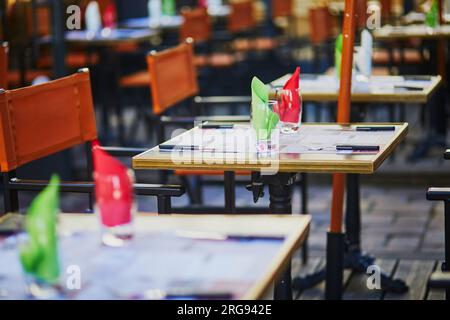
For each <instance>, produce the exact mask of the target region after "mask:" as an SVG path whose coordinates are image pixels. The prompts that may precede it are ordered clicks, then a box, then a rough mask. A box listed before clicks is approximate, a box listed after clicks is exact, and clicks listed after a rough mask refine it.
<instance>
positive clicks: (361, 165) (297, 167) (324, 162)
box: [132, 123, 408, 174]
mask: <svg viewBox="0 0 450 320" xmlns="http://www.w3.org/2000/svg"><path fill="white" fill-rule="evenodd" d="M357 125H358V124H352V125H350V126H343V125H338V124H332V123H329V124H324V123H320V124H319V123H314V124H313V123H305V124H302V127H301V129H300V131H299V133H297V134H296V135H297V136H295V135H289V136H288V137H287V138H283V135H281V136H280V137H281V139H280V146H282V145H284V144H286V139H288V140H289V142H287V144H289V146H288V148H290V147H294V148H296V147H301V144H302V143H303V142H298V141H300V140H297V139H310V140H314V139H319V140H320V139H321V138H322V137H326V138H325V139H327V140H330V139H334V138H335V137H337V139H339V135H343V134H345V135H349V134H350V135H352V136H353V137H354V138H355V140H353V141H358V140H357V139H359V141H364V143H366V144H370V143H371V139H370V138H372V139H379V138H380V135H379V134H376V133H375V134H374V133H373V132H371V133H369V135H366V136H363V135H360V132H358V133H357V134H354V133H355V132H356V131H355V126H357ZM359 125H362V126H379V125H381V126H383V125H384V126H386V125H389V126H395V131H390V133H387V134H388V135H387V136H384V140H383V143H382V144H381V145H380V144H378V143H377V145H380V151H379V152H377V153H376V154H342V153H337V152H336V151H335V149H334V150H331V151H329V152H327V153H322V151H317V152H316V151H311V150H315V149H312V148H311V149H305V150H304V151H283V152H280V153H274V154H272V155H270V156H267V155H265V156H261V155H259V154H258V153H256V152H253V151H252V150H251V149H252V148H251V146H250V145H251V144H252V142H251V141H250V142H248V145H247V144H246V143H247V142H246V141H244V140H247V139H248V140H251V139H250V138H248V136H250V135H251V133H250V132H251V129H250V124H239V125H238V124H236V125H235V127H234V129H231V130H229V131H231V133H230V136H228V137H230V139H231V140H230V141H232V142H231V143H233V139H234V140H235V141H237V140H239V141H242V142H241V143H242V144H243V147H244V148H247V149H246V151H244V152H242V151H238V152H234V153H233V152H229V151H227V152H222V151H219V150H214V151H210V150H206V149H204V150H203V151H200V150H197V151H172V152H167V151H160V150H159V147H158V146H157V147H154V148H152V149H150V150H148V151H146V152H144V153H142V154H140V155H137V156H135V157H133V160H132V165H133V168H134V169H166V170H176V169H186V170H225V171H246V170H251V171H261V172H263V171H265V170H267V172H273V173H276V172H292V173H299V172H315V173H361V174H372V173H374V172H375V171H376V170H377V168H378V167H379V166H380V165H381V164H382V163H383V161H384V160H385V159H386V158H387V157H388V156H389V155H390V154H391V153H392V152H393V151H394V149H395V147H396V146H397V145H398V144H399V143H400V142H401V141H402V140H403V138H404V137H405V136H406V134H407V131H408V124H407V123H396V124H392V123H389V124H386V123H377V124H372V123H361V124H359ZM241 126H243V127H241ZM193 130H195V131H193ZM202 130H205V129H200V128H198V127H195V128H194V129H191V130H189V131H187V132H184V133H183V134H181V135H179V136H177V137H175V138H173V139H171V140H169V141H167V142H166V143H165V144H166V145H167V144H177V143H179V142H180V141H183V140H184V139H188V140H189V139H191V137H196V135H197V134H199V131H202ZM241 130H242V131H241ZM245 130H249V131H245ZM302 130H303V131H302ZM305 130H307V131H305ZM303 132H308V136H306V135H302V133H303ZM311 132H317V134H316V133H311ZM349 132H350V133H349ZM315 134H316V136H314V135H315ZM371 134H373V135H371ZM200 135H201V133H200ZM233 135H235V136H234V137H233ZM204 136H205V137H208V139H209V138H210V137H211V136H209V135H207V134H206V135H204ZM305 137H307V138H305ZM224 139H228V138H224ZM235 143H239V142H235ZM305 143H306V142H305ZM315 143H316V144H317V141H316V142H315ZM321 143H323V144H325V145H326V144H327V143H329V141H321ZM355 143H356V142H355ZM213 144H214V142H213ZM213 144H211V145H213ZM339 144H341V142H339ZM205 145H206V144H205ZM208 148H209V147H208ZM254 148H255V147H254V142H253V149H254ZM306 148H310V147H309V146H308V144H307V147H306ZM326 148H330V147H329V146H327V147H326ZM331 148H335V147H331ZM324 149H325V148H324ZM280 150H281V149H280ZM284 150H288V149H284ZM273 173H272V174H273Z"/></svg>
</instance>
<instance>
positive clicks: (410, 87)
mask: <svg viewBox="0 0 450 320" xmlns="http://www.w3.org/2000/svg"><path fill="white" fill-rule="evenodd" d="M394 89H406V90H408V91H422V90H423V87H413V86H401V85H395V86H394Z"/></svg>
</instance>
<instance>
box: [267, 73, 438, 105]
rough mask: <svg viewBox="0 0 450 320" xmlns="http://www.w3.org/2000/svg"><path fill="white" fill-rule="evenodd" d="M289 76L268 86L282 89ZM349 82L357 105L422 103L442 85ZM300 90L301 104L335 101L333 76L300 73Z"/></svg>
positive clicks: (399, 79) (391, 79)
mask: <svg viewBox="0 0 450 320" xmlns="http://www.w3.org/2000/svg"><path fill="white" fill-rule="evenodd" d="M290 77H291V75H290V74H286V75H284V76H282V77H280V78H278V79H276V80H274V81H273V82H272V83H271V85H272V87H275V88H280V87H282V86H283V85H284V84H285V83H286V81H287V80H288V79H289V78H290ZM357 80H358V79H356V80H355V81H353V92H352V102H358V103H407V102H411V103H426V102H427V101H428V100H429V98H430V97H431V95H432V94H433V93H434V92H435V91H436V90H437V89H438V88H439V87H440V86H441V85H442V78H441V77H440V76H422V75H420V76H372V77H370V78H369V79H362V80H360V81H357ZM300 89H301V94H302V99H303V101H305V102H336V101H337V99H338V95H339V80H338V79H337V78H336V77H335V76H333V75H325V74H323V75H314V74H304V75H301V76H300Z"/></svg>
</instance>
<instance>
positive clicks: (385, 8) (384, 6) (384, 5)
mask: <svg viewBox="0 0 450 320" xmlns="http://www.w3.org/2000/svg"><path fill="white" fill-rule="evenodd" d="M380 5H381V18H383V19H387V20H389V19H390V17H391V13H392V2H391V0H381V1H380Z"/></svg>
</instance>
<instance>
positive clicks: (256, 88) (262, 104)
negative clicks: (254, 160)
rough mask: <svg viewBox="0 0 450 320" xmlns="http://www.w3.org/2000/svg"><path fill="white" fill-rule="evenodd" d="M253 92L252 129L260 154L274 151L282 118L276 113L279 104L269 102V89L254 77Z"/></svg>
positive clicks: (272, 101) (273, 101)
mask: <svg viewBox="0 0 450 320" xmlns="http://www.w3.org/2000/svg"><path fill="white" fill-rule="evenodd" d="M251 90H252V127H253V129H254V131H255V136H256V147H257V151H258V152H263V151H264V152H265V151H271V150H274V149H275V147H276V141H275V140H274V139H273V138H274V137H273V133H274V129H275V128H276V126H277V124H278V122H279V120H280V118H279V116H278V114H276V113H275V112H274V109H275V107H276V104H277V102H276V101H275V100H269V88H268V87H267V86H266V85H265V84H264V83H263V82H262V81H261V80H259V79H258V78H257V77H253V79H252V83H251Z"/></svg>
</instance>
